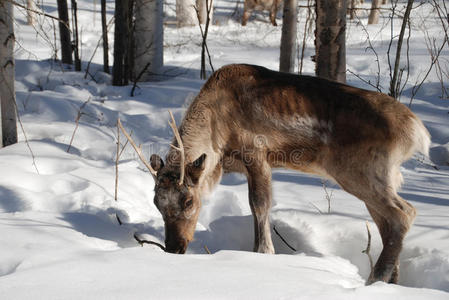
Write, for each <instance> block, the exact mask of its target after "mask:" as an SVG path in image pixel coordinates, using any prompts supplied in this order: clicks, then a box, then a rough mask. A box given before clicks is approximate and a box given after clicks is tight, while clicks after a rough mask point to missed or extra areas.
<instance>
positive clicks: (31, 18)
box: [27, 0, 36, 25]
mask: <svg viewBox="0 0 449 300" xmlns="http://www.w3.org/2000/svg"><path fill="white" fill-rule="evenodd" d="M33 10H36V4H35V3H34V0H27V24H28V25H34V23H35V22H36V16H35V14H34V12H33Z"/></svg>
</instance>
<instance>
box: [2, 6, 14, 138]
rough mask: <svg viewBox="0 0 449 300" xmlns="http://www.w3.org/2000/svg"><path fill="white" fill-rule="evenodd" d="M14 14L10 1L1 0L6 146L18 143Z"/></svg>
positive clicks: (3, 123) (3, 115) (3, 119)
mask: <svg viewBox="0 0 449 300" xmlns="http://www.w3.org/2000/svg"><path fill="white" fill-rule="evenodd" d="M14 42H15V38H14V16H13V6H12V3H11V2H9V1H0V98H1V124H2V130H1V132H0V133H1V136H2V139H1V140H2V144H1V145H0V146H3V147H6V146H8V145H11V144H15V143H17V122H16V118H17V115H16V96H15V89H14Z"/></svg>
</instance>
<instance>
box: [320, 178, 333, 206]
mask: <svg viewBox="0 0 449 300" xmlns="http://www.w3.org/2000/svg"><path fill="white" fill-rule="evenodd" d="M321 183H322V184H323V189H324V193H325V197H326V200H327V213H328V214H330V213H331V199H332V195H333V193H334V191H331V192H330V194H329V191H328V190H327V187H326V182H325V181H324V180H322V181H321Z"/></svg>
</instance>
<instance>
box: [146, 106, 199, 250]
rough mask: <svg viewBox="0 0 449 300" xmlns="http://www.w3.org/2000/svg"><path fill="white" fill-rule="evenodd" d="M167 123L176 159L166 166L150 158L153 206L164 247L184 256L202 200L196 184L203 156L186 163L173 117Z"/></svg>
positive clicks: (158, 160) (168, 162) (153, 157)
mask: <svg viewBox="0 0 449 300" xmlns="http://www.w3.org/2000/svg"><path fill="white" fill-rule="evenodd" d="M170 116H171V119H172V121H171V122H170V123H169V124H170V126H171V128H172V129H173V132H174V135H175V138H176V141H177V144H178V145H177V146H174V145H170V146H171V147H172V148H174V149H175V151H176V152H174V153H176V155H175V156H176V158H175V159H167V163H166V164H165V163H164V161H163V160H162V159H161V158H160V157H159V156H158V155H156V154H153V155H152V156H151V159H150V165H151V168H152V169H153V171H152V174H153V177H154V179H155V188H154V190H155V195H154V204H155V205H156V207H157V209H158V210H159V211H160V213H161V214H162V217H163V219H164V223H165V248H166V251H167V252H171V253H181V254H183V253H185V251H186V249H187V246H188V244H189V242H190V241H192V239H193V234H194V232H195V227H196V223H197V221H198V215H199V212H200V208H201V199H200V193H199V187H198V182H199V179H200V176H201V173H202V172H203V170H204V167H205V160H206V154H202V155H201V156H200V157H198V158H197V159H196V160H195V161H193V162H191V163H187V164H186V163H185V153H184V146H183V143H182V139H181V137H180V135H179V132H178V129H177V127H176V123H175V119H174V118H173V114H172V113H171V112H170Z"/></svg>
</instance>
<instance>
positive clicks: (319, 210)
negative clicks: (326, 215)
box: [309, 202, 323, 215]
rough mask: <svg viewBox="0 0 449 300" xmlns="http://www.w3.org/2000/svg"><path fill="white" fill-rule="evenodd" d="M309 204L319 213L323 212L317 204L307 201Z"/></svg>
mask: <svg viewBox="0 0 449 300" xmlns="http://www.w3.org/2000/svg"><path fill="white" fill-rule="evenodd" d="M309 204H310V205H312V206H313V207H314V208H315V209H316V210H317V211H318V213H319V214H320V215H322V214H323V212H322V211H321V209H320V208H319V207H318V206H316V205H315V204H313V203H312V202H309Z"/></svg>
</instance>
